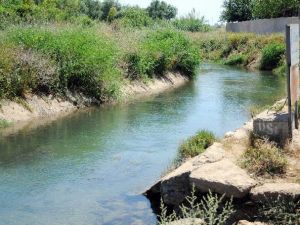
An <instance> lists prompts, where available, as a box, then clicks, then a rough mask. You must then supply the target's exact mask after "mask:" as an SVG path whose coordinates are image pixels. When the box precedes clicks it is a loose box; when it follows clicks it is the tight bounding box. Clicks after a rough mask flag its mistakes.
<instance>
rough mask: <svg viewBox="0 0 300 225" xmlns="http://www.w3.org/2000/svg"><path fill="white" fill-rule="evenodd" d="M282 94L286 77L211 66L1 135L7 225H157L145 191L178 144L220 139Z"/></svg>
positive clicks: (2, 206) (0, 207)
mask: <svg viewBox="0 0 300 225" xmlns="http://www.w3.org/2000/svg"><path fill="white" fill-rule="evenodd" d="M284 95H285V78H284V77H276V76H273V75H272V74H261V73H258V72H249V71H245V70H239V69H233V68H230V67H225V66H219V65H210V64H204V65H202V66H201V68H200V71H199V76H198V77H197V79H196V80H195V81H194V82H190V83H188V84H187V85H185V86H183V87H181V88H179V89H176V90H172V91H168V92H165V93H163V94H160V95H157V96H152V97H148V98H145V99H141V100H138V101H135V102H133V103H129V104H125V105H116V106H110V107H102V108H100V109H99V108H98V109H89V110H84V111H82V112H78V113H75V114H72V115H70V116H67V117H65V118H63V119H59V120H57V121H55V122H49V123H46V124H44V125H42V126H39V127H37V128H34V129H31V128H24V129H23V130H21V131H20V132H18V133H16V134H14V135H10V136H6V137H4V135H2V136H0V224H1V225H40V224H43V225H62V224H63V225H96V224H112V225H115V224H120V225H121V224H122V225H126V224H132V225H135V224H155V223H156V216H155V215H154V214H153V212H152V210H151V206H150V203H149V202H148V200H147V199H146V198H145V197H144V196H143V195H142V194H141V193H143V192H144V191H145V190H146V189H147V188H148V187H150V186H151V185H152V184H153V183H154V182H155V181H156V180H157V179H158V178H159V177H160V175H161V173H162V172H163V171H164V170H165V169H166V168H167V167H168V165H169V164H170V163H171V162H172V160H173V159H174V158H175V157H176V151H177V148H178V146H179V145H180V143H181V142H182V141H183V140H184V139H186V138H187V137H189V136H191V135H193V134H194V133H195V132H196V131H198V130H200V129H208V130H211V131H213V132H214V133H215V134H216V135H217V136H218V137H222V136H223V135H224V133H225V132H227V131H230V130H234V129H236V128H238V127H240V126H241V125H242V124H243V123H244V122H245V121H247V120H249V119H250V113H249V108H250V107H251V106H253V105H266V104H272V103H273V102H274V101H275V100H278V99H280V98H281V97H283V96H284Z"/></svg>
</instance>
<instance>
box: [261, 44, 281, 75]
mask: <svg viewBox="0 0 300 225" xmlns="http://www.w3.org/2000/svg"><path fill="white" fill-rule="evenodd" d="M284 53H285V46H284V45H283V44H277V43H271V44H268V45H267V46H266V47H264V48H263V50H262V59H261V64H260V68H261V69H263V70H272V69H274V68H276V67H277V66H278V65H279V62H280V60H281V59H282V57H283V56H284Z"/></svg>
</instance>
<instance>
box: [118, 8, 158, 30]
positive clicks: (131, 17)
mask: <svg viewBox="0 0 300 225" xmlns="http://www.w3.org/2000/svg"><path fill="white" fill-rule="evenodd" d="M118 21H119V23H120V24H121V25H122V26H124V27H136V28H141V27H148V26H150V25H152V24H153V22H154V21H153V20H152V18H150V17H149V15H148V13H147V12H146V11H145V10H144V9H140V8H138V7H128V8H125V9H123V10H121V12H120V13H119V15H118Z"/></svg>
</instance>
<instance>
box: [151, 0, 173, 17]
mask: <svg viewBox="0 0 300 225" xmlns="http://www.w3.org/2000/svg"><path fill="white" fill-rule="evenodd" d="M147 11H148V13H149V15H150V17H152V18H153V19H167V20H169V19H172V18H175V17H176V15H177V8H176V7H174V6H172V5H170V4H167V3H166V2H164V1H159V0H154V1H152V2H151V4H150V6H149V7H148V8H147Z"/></svg>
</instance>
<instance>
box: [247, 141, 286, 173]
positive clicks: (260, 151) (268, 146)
mask: <svg viewBox="0 0 300 225" xmlns="http://www.w3.org/2000/svg"><path fill="white" fill-rule="evenodd" d="M242 166H243V168H246V169H247V170H248V171H249V172H250V173H253V174H255V175H256V176H264V175H271V176H275V175H282V174H284V173H285V172H286V169H287V159H286V157H285V155H284V154H283V153H282V152H281V151H280V149H278V148H277V147H276V146H275V144H273V143H270V142H268V141H266V140H256V141H255V143H254V147H250V148H249V149H247V151H246V152H245V153H244V155H243V156H242Z"/></svg>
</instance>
